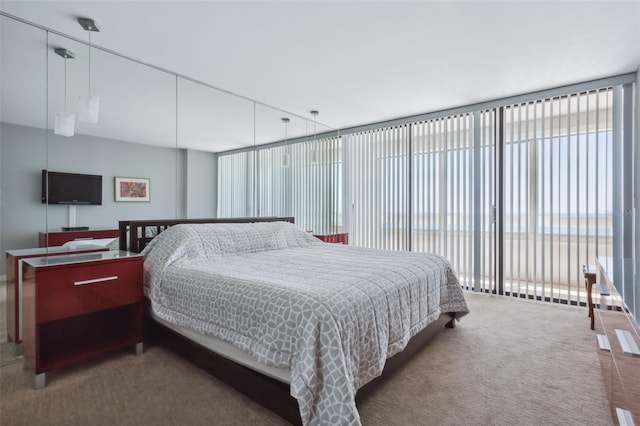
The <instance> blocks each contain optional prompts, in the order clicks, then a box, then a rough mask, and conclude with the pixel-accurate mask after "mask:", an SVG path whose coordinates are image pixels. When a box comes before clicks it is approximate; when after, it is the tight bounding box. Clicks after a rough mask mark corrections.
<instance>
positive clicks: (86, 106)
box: [78, 18, 100, 124]
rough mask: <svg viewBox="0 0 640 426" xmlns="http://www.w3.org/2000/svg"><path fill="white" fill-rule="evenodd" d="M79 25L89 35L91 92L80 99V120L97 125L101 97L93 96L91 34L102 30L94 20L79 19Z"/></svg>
mask: <svg viewBox="0 0 640 426" xmlns="http://www.w3.org/2000/svg"><path fill="white" fill-rule="evenodd" d="M78 23H79V24H80V26H82V28H84V29H85V30H86V31H87V32H88V33H89V92H88V94H87V95H84V96H80V97H79V98H78V120H79V121H84V122H85V123H92V124H95V123H97V122H98V107H99V105H100V96H97V95H92V94H91V33H92V32H100V30H99V29H98V27H97V26H96V24H95V22H93V19H87V18H78Z"/></svg>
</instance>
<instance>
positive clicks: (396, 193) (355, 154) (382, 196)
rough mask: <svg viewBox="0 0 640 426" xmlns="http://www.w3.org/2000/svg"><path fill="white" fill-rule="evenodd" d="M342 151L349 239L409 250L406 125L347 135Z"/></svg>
mask: <svg viewBox="0 0 640 426" xmlns="http://www.w3.org/2000/svg"><path fill="white" fill-rule="evenodd" d="M343 149H344V173H345V205H346V206H347V209H348V220H347V226H346V229H348V231H349V243H350V244H353V245H356V246H362V247H372V248H378V249H387V250H408V249H409V245H408V241H409V236H408V223H409V204H408V203H409V189H408V182H409V179H408V174H407V172H408V170H409V168H408V163H409V156H408V152H409V126H408V125H405V126H397V127H390V128H386V129H376V130H371V131H366V132H361V133H354V134H351V135H349V136H347V137H345V141H344V148H343Z"/></svg>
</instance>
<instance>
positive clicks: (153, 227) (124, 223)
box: [118, 217, 294, 253]
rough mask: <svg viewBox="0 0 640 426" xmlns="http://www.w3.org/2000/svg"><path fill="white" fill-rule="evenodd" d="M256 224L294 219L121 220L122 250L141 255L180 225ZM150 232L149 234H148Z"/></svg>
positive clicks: (291, 219) (292, 220)
mask: <svg viewBox="0 0 640 426" xmlns="http://www.w3.org/2000/svg"><path fill="white" fill-rule="evenodd" d="M254 222H290V223H294V218H293V217H241V218H226V219H213V218H212V219H160V220H121V221H120V222H119V223H118V228H119V230H120V250H126V251H130V252H133V253H140V252H141V251H142V249H144V248H145V247H146V245H147V244H148V243H149V241H151V240H152V239H153V237H155V236H156V235H158V234H159V233H161V232H162V231H164V230H165V229H167V228H169V227H170V226H173V225H178V224H180V223H254ZM148 231H149V232H148Z"/></svg>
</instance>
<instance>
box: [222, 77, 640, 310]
mask: <svg viewBox="0 0 640 426" xmlns="http://www.w3.org/2000/svg"><path fill="white" fill-rule="evenodd" d="M616 84H617V85H612V86H607V85H603V86H601V87H602V88H598V87H589V88H587V89H584V90H579V91H574V92H572V91H571V90H569V89H567V90H566V92H564V93H562V92H561V91H559V90H554V91H549V92H551V93H552V94H551V95H549V96H538V97H536V96H530V97H524V96H523V97H518V101H517V102H515V103H509V102H506V101H505V102H502V103H501V102H497V101H496V102H494V103H493V104H492V105H491V106H486V105H481V106H479V107H477V108H471V107H470V108H468V109H466V110H465V111H457V112H456V113H453V114H450V115H447V114H444V113H443V114H432V115H425V118H424V119H414V120H409V119H407V120H405V121H403V120H399V121H397V122H396V123H394V124H389V125H386V126H385V125H380V126H379V127H376V126H367V127H366V128H364V129H363V130H361V131H359V130H358V129H350V131H348V132H343V134H342V135H341V136H340V137H338V136H336V137H332V138H326V139H325V140H318V141H315V140H314V141H313V142H311V141H308V140H307V141H303V142H300V143H296V144H292V145H290V146H288V147H287V149H288V150H289V151H288V152H289V155H290V160H291V161H290V164H288V165H287V167H285V168H283V167H282V164H283V162H282V161H281V156H282V153H281V150H282V149H283V147H282V146H273V147H265V148H258V149H257V152H258V154H257V161H256V163H255V164H254V166H253V167H254V170H256V171H253V172H250V171H248V170H246V171H243V170H242V167H248V166H249V165H250V164H251V161H249V159H245V160H243V161H244V162H242V163H241V164H240V163H238V161H240V160H236V163H232V160H231V159H225V157H232V156H234V155H239V154H232V155H229V156H224V155H222V156H221V163H220V167H219V169H220V173H221V175H222V174H227V173H229V172H230V171H231V168H234V171H233V172H230V175H231V177H229V176H226V177H224V178H223V177H222V176H221V177H220V214H221V215H227V216H229V215H236V216H238V215H242V214H245V213H244V212H246V208H248V206H249V204H250V201H245V205H244V206H245V210H243V209H242V208H235V209H234V210H233V211H231V210H226V209H227V207H225V205H224V203H225V201H224V199H225V197H230V196H231V195H230V194H229V193H230V192H233V188H234V186H233V185H234V182H240V183H239V185H241V186H242V185H244V187H245V188H247V191H251V190H252V189H251V188H256V190H257V194H255V199H256V200H257V202H256V203H255V205H252V206H251V207H252V208H254V209H255V210H251V212H255V214H259V215H263V216H264V215H293V216H295V217H296V222H297V223H298V224H299V225H300V226H302V227H303V228H304V229H306V230H309V231H312V232H314V233H334V232H340V231H344V232H348V233H349V240H350V244H353V245H357V246H363V247H372V248H379V249H388V250H412V251H420V252H433V253H437V254H441V255H443V256H445V257H447V258H448V259H450V261H451V263H452V265H453V266H454V268H455V269H456V271H457V272H458V275H459V278H460V281H461V284H462V285H463V286H465V287H466V288H469V289H474V290H476V291H487V292H496V293H499V294H507V295H512V296H518V297H527V298H535V299H540V300H552V301H561V302H564V303H572V304H576V303H584V302H585V290H584V286H583V284H582V275H581V271H582V265H583V264H585V263H595V258H596V256H607V255H612V254H613V255H615V253H614V252H615V249H614V246H615V244H614V242H615V241H616V239H617V240H621V239H622V238H624V235H625V233H624V232H623V231H621V230H618V231H617V235H618V236H617V237H616V225H615V224H616V213H615V212H616V211H617V210H616V207H615V206H616V205H617V204H621V201H620V200H621V197H622V195H621V190H620V189H619V188H618V187H620V186H621V185H622V183H623V182H626V183H625V185H628V180H629V176H628V175H630V173H626V174H625V175H624V176H622V174H621V172H620V169H621V167H622V166H621V164H622V158H623V156H622V154H621V153H620V152H621V151H619V152H618V154H617V156H616V154H615V153H616V147H617V146H620V145H622V143H623V142H622V140H621V138H622V136H621V135H622V134H623V132H622V130H621V129H622V128H623V127H624V125H625V123H624V122H623V121H621V119H620V117H621V116H622V109H623V105H624V104H623V102H622V101H621V99H622V97H623V96H629V94H630V93H631V91H630V90H629V88H628V87H627V89H625V90H626V92H625V91H624V90H623V89H622V85H621V84H619V83H616ZM626 86H630V84H629V83H626ZM545 93H546V92H545ZM627 107H628V106H627ZM616 116H617V117H618V119H617V120H616ZM626 125H627V126H628V125H629V123H627V124H626ZM616 135H617V136H616ZM243 155H248V154H246V153H243ZM225 164H228V165H226V166H225ZM238 164H240V166H238ZM237 167H240V168H237ZM234 173H240V174H243V173H244V176H245V177H244V178H243V177H241V176H238V177H237V178H234V177H233V176H232V175H233V174H234ZM253 173H256V175H254V174H253ZM253 176H257V183H255V184H254V186H253V187H252V184H251V181H252V180H253V179H254V177H253ZM243 179H244V180H243ZM616 194H618V195H617V196H618V201H616ZM253 198H254V197H253V196H251V195H250V194H245V193H242V192H240V193H239V194H236V195H235V198H234V200H236V201H237V202H242V200H252V199H253ZM238 200H239V201H238ZM616 203H617V204H616ZM227 212H228V213H227ZM225 213H227V214H225ZM620 221H621V220H619V221H618V222H620ZM620 229H622V228H620ZM620 244H621V243H620Z"/></svg>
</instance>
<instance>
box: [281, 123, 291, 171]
mask: <svg viewBox="0 0 640 426" xmlns="http://www.w3.org/2000/svg"><path fill="white" fill-rule="evenodd" d="M281 120H282V122H283V123H284V151H285V152H284V154H282V167H285V168H286V167H289V166H290V165H291V158H290V157H289V142H288V140H287V125H288V124H289V119H288V118H287V117H283V118H282V119H281Z"/></svg>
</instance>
